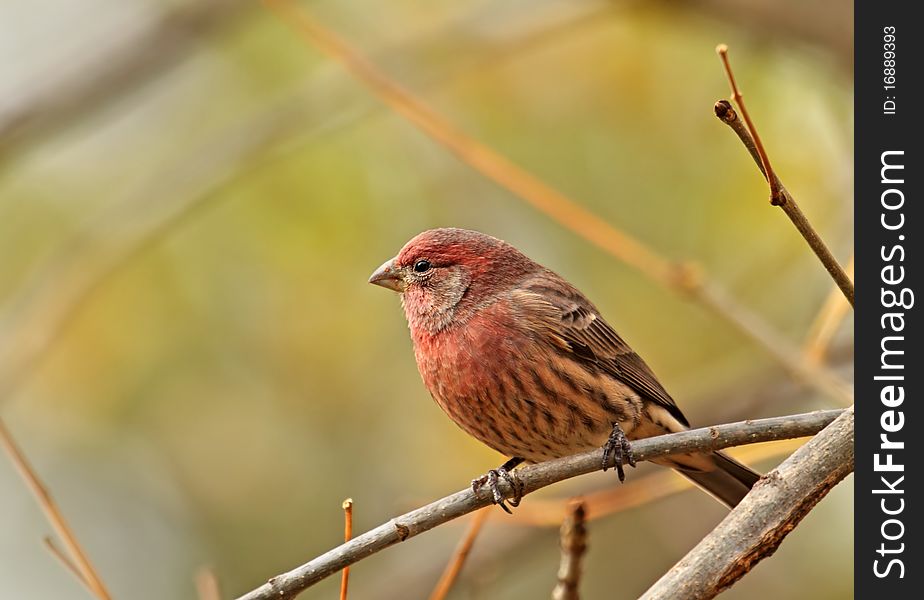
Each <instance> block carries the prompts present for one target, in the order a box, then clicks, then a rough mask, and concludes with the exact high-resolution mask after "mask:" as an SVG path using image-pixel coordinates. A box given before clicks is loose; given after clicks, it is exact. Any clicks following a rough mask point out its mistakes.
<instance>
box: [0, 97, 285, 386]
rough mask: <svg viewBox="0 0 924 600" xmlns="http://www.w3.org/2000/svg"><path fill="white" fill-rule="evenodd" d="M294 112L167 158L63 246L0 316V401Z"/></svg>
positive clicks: (249, 162)
mask: <svg viewBox="0 0 924 600" xmlns="http://www.w3.org/2000/svg"><path fill="white" fill-rule="evenodd" d="M297 110H298V106H296V105H291V104H282V105H279V106H276V107H273V109H272V110H268V111H266V113H265V114H261V116H260V118H257V119H244V121H245V122H246V123H247V125H246V127H242V128H235V129H233V130H231V131H229V132H225V133H223V134H222V135H220V136H217V137H216V138H215V139H213V140H210V142H209V143H206V144H203V145H202V146H201V147H197V148H195V149H194V150H193V151H192V152H190V153H189V154H181V155H179V156H178V157H177V156H172V157H171V162H170V163H169V164H168V165H166V166H165V167H164V168H163V169H158V170H156V171H155V172H153V173H152V176H151V177H150V178H149V179H148V180H147V181H145V182H144V183H143V185H139V186H138V187H137V189H136V190H134V191H132V192H129V193H128V194H127V195H126V197H125V198H124V199H122V200H120V201H118V202H116V203H115V205H114V206H112V207H111V208H108V209H106V210H105V211H104V212H103V213H102V214H101V215H100V216H99V217H98V218H95V219H93V220H92V221H90V222H89V223H87V224H86V225H85V226H84V227H82V228H81V229H80V230H79V231H78V232H77V233H76V234H75V235H74V236H73V237H72V239H71V240H70V241H69V242H67V243H65V244H62V245H61V246H60V247H59V248H58V249H57V251H56V252H55V253H54V254H53V255H52V256H51V257H50V258H49V259H48V261H47V262H46V264H45V265H44V266H43V268H42V269H40V270H39V271H37V275H36V277H35V278H34V280H33V281H31V282H29V283H28V284H27V285H24V286H22V289H21V291H19V292H18V293H17V295H16V296H15V297H14V298H12V299H11V300H9V301H8V302H7V303H6V304H5V305H4V312H3V314H2V315H0V403H2V402H3V401H4V400H6V399H7V398H9V397H11V396H13V395H15V394H16V393H17V392H18V391H19V389H20V388H21V386H22V385H24V383H25V382H26V381H27V378H28V377H29V375H30V374H31V373H32V372H33V371H34V369H35V367H36V366H37V365H38V364H39V362H40V361H41V360H42V358H43V357H44V356H45V355H46V354H47V353H48V352H49V351H50V349H51V348H52V347H53V345H54V342H55V341H56V340H57V339H58V337H59V336H60V335H61V334H62V332H63V331H64V330H65V329H66V328H67V326H68V325H69V324H70V323H71V321H72V320H73V318H74V317H75V315H77V314H78V313H79V311H80V309H81V308H82V307H83V306H84V304H85V303H86V302H87V300H88V299H89V298H90V297H91V296H92V294H93V293H94V292H95V291H96V290H97V289H99V288H100V287H101V286H102V285H103V284H104V283H106V282H107V281H108V280H109V279H110V278H112V277H114V276H115V275H116V274H118V273H119V272H120V271H121V270H122V269H123V268H124V267H125V266H127V265H128V264H130V263H131V261H132V260H133V259H134V258H135V257H137V256H138V255H140V254H141V253H143V252H144V251H145V250H147V249H148V248H150V247H152V246H154V245H156V244H157V243H158V242H160V241H161V240H162V239H163V238H164V237H166V236H167V235H169V234H170V233H172V232H173V231H174V229H175V228H176V227H177V226H178V225H180V224H181V223H184V222H186V221H187V220H188V219H189V218H191V217H192V216H194V215H197V214H199V213H200V212H201V211H203V210H204V209H205V208H207V207H208V206H209V205H210V201H211V200H213V199H215V198H216V197H217V195H216V194H215V192H216V190H217V189H219V188H220V187H221V186H222V185H225V184H227V183H228V182H229V181H232V180H233V179H234V178H235V177H237V176H239V175H240V174H241V172H242V171H244V170H246V169H248V168H250V169H252V168H255V165H254V160H255V157H258V156H260V154H262V153H264V152H265V150H266V148H267V147H269V146H272V145H273V144H274V143H275V142H276V141H277V140H278V139H280V138H281V137H282V136H284V135H286V134H287V133H288V132H289V131H290V128H291V121H292V117H293V114H294V111H297ZM190 157H195V160H191V159H190ZM257 162H260V161H257ZM165 182H169V185H170V186H173V187H172V188H170V187H168V188H165V187H164V186H165Z"/></svg>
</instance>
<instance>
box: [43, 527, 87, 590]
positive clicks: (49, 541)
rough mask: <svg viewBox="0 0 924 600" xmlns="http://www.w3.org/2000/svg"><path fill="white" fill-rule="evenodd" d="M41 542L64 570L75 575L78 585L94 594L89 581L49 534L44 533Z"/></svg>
mask: <svg viewBox="0 0 924 600" xmlns="http://www.w3.org/2000/svg"><path fill="white" fill-rule="evenodd" d="M42 543H43V544H44V545H45V548H46V549H47V550H48V551H49V552H50V553H51V555H52V556H54V557H55V558H56V559H58V562H60V563H61V565H62V566H63V567H64V568H65V570H67V572H68V573H70V574H71V575H73V576H74V577H76V578H77V581H79V582H80V585H82V586H83V587H85V588H86V589H87V591H88V592H90V595H91V596H95V595H96V594H95V593H94V591H93V588H92V587H90V582H88V581H87V580H86V579H85V578H84V576H83V573H81V572H80V569H79V568H77V565H75V564H74V561H72V560H71V559H70V558H69V557H68V556H67V553H66V552H65V551H64V550H62V549H61V548H58V545H57V544H56V543H55V540H54V538H52V537H51V536H49V535H46V536H45V537H43V538H42Z"/></svg>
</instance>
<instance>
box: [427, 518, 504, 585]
mask: <svg viewBox="0 0 924 600" xmlns="http://www.w3.org/2000/svg"><path fill="white" fill-rule="evenodd" d="M490 514H491V513H490V509H488V508H482V509H481V510H479V511H477V512H476V513H475V515H474V516H473V517H472V521H471V523H469V525H468V529H466V530H465V535H464V536H462V540H460V541H459V545H458V546H457V547H456V550H455V552H453V553H452V558H451V559H450V560H449V563H448V564H447V565H446V570H444V571H443V574H442V575H440V580H439V581H438V582H437V584H436V587H434V588H433V592H432V593H431V594H430V600H443V599H444V598H445V597H446V596H447V595H448V594H449V590H451V589H452V586H453V585H454V584H455V582H456V580H457V579H458V578H459V573H461V572H462V567H464V566H465V561H466V560H468V555H469V553H471V551H472V546H473V545H474V544H475V540H476V539H477V538H478V534H479V533H481V528H482V526H483V525H484V522H485V520H486V519H487V518H488V515H490Z"/></svg>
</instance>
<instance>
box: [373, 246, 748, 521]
mask: <svg viewBox="0 0 924 600" xmlns="http://www.w3.org/2000/svg"><path fill="white" fill-rule="evenodd" d="M369 283H372V284H375V285H378V286H381V287H384V288H387V289H390V290H393V291H395V292H398V293H399V294H400V296H401V305H402V307H403V309H404V314H405V317H406V319H407V323H408V327H409V329H410V335H411V340H412V342H413V347H414V355H415V358H416V362H417V368H418V370H419V372H420V375H421V378H422V379H423V383H424V385H425V386H426V388H427V389H428V390H429V392H430V395H431V396H432V397H433V399H434V400H435V401H436V403H437V404H438V405H439V406H440V408H442V409H443V411H444V412H445V413H446V414H447V415H448V416H449V418H450V419H451V420H452V421H454V422H455V423H456V425H458V426H459V427H461V428H462V429H463V430H464V431H465V432H467V433H468V434H470V435H471V436H473V437H475V438H476V439H478V440H480V441H481V442H482V443H484V444H486V445H487V446H489V447H491V448H493V449H494V450H496V451H497V452H500V453H501V454H503V455H504V456H506V457H508V458H509V460H507V461H506V462H505V463H504V464H503V465H502V466H500V467H499V468H497V469H492V470H490V471H488V473H487V474H486V475H485V476H483V477H481V478H478V479H476V480H474V481H473V482H472V485H473V488H474V489H475V490H476V491H477V489H478V488H479V487H481V486H483V485H487V486H488V487H489V488H490V490H491V493H492V497H493V500H494V502H495V503H496V504H498V505H500V506H501V508H503V509H504V510H506V511H507V512H510V509H509V508H508V507H507V506H506V504H505V499H506V500H507V502H509V503H510V505H511V506H516V505H517V504H519V502H520V492H519V488H518V485H519V481H518V480H517V479H516V477H515V472H514V469H515V468H516V467H517V466H519V465H520V464H523V463H537V462H542V461H545V460H550V459H554V458H560V457H563V456H568V455H571V454H576V453H578V452H583V451H587V450H591V449H594V448H601V449H602V451H603V455H602V464H603V469H604V470H606V468H607V466H608V464H609V461H610V459H611V458H613V459H614V462H615V467H616V470H617V472H618V475H619V479H620V481H621V480H623V479H624V477H625V475H624V471H623V465H624V464H628V465H630V466H635V461H634V458H633V457H632V454H631V445H630V440H637V439H640V438H646V437H651V436H656V435H662V434H667V433H674V432H679V431H684V430H687V429H689V428H690V423H689V421H687V418H686V417H685V416H684V415H683V413H682V412H681V411H680V408H679V407H678V406H677V403H676V402H675V401H674V399H673V398H672V397H671V396H670V394H668V392H667V391H666V390H665V388H664V386H663V385H662V384H661V382H660V381H659V380H658V378H657V377H656V376H655V374H654V372H653V371H652V370H651V368H650V367H649V366H648V365H647V364H646V363H645V361H644V360H642V358H641V357H640V356H639V355H638V354H637V353H636V352H635V351H634V350H633V349H632V347H631V346H629V344H628V343H626V342H625V340H623V338H622V337H621V336H620V335H619V334H618V333H616V331H615V330H614V329H613V327H611V326H610V324H609V323H607V321H606V320H604V318H603V317H602V316H601V314H600V311H599V310H598V309H597V307H596V306H595V305H594V304H593V303H592V302H591V301H590V300H588V299H587V297H586V296H584V294H582V293H581V292H580V291H579V290H578V289H577V288H576V287H575V286H573V285H572V284H570V283H569V282H568V281H566V280H565V279H564V278H562V277H561V276H559V275H558V274H556V273H555V272H553V271H552V270H550V269H548V268H546V267H543V266H542V265H540V264H538V263H536V262H534V261H533V260H531V259H530V258H529V257H527V256H526V255H525V254H523V253H522V252H520V251H519V250H517V249H516V248H515V247H514V246H512V245H511V244H508V243H507V242H504V241H502V240H500V239H498V238H495V237H492V236H490V235H487V234H484V233H480V232H477V231H470V230H466V229H458V228H438V229H430V230H427V231H424V232H422V233H420V234H418V235H417V236H415V237H414V238H412V239H411V240H410V241H408V242H407V243H406V244H405V245H404V247H403V248H401V250H400V251H399V252H398V254H397V255H396V256H395V257H394V258H392V259H389V260H387V261H385V263H383V264H382V265H381V266H380V267H379V268H378V269H376V270H375V272H373V274H372V275H371V277H370V278H369ZM654 462H656V463H659V464H661V465H664V466H667V467H671V468H673V469H675V470H676V471H677V472H679V473H680V474H681V475H683V476H684V477H686V478H687V479H690V480H691V481H692V482H693V483H695V484H696V485H698V486H699V487H701V488H703V489H704V490H705V491H706V492H708V493H710V494H711V495H712V496H714V497H715V498H716V499H718V500H719V501H720V502H722V503H723V504H725V505H726V506H728V507H730V508H733V507H734V506H736V505H737V504H738V503H739V502H740V501H741V500H742V498H744V496H745V495H746V494H747V493H748V491H750V489H751V488H752V487H753V485H754V484H755V483H756V482H757V481H758V480H759V479H760V477H761V475H760V474H759V473H757V472H756V471H754V470H752V469H750V468H749V467H747V466H745V465H743V464H741V463H740V462H738V461H736V460H734V459H733V458H731V457H730V456H728V455H727V454H725V453H723V452H707V453H701V454H679V455H672V456H668V457H664V458H659V459H656V460H655V461H654ZM500 479H504V480H506V481H507V482H509V483H510V485H511V488H512V489H513V490H514V494H513V497H512V498H505V497H504V495H503V494H502V493H501V491H500V489H499V486H498V481H499V480H500Z"/></svg>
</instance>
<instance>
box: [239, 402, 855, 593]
mask: <svg viewBox="0 0 924 600" xmlns="http://www.w3.org/2000/svg"><path fill="white" fill-rule="evenodd" d="M842 412H843V411H841V410H828V411H817V412H812V413H805V414H800V415H791V416H785V417H774V418H770V419H760V420H756V421H741V422H739V423H731V424H727V425H716V426H713V427H705V428H701V429H692V430H690V431H684V432H680V433H672V434H669V435H662V436H657V437H652V438H645V439H641V440H636V441H634V442H632V453H633V455H634V456H635V458H636V460H638V461H643V460H652V459H654V458H660V457H663V456H668V455H671V454H683V453H690V452H694V453H695V452H710V451H714V450H721V449H722V448H728V447H730V446H739V445H745V444H754V443H757V442H768V441H773V440H781V439H791V438H796V437H804V436H808V435H814V434H815V433H817V432H818V431H820V430H821V429H822V428H823V427H825V426H826V425H828V424H829V423H831V422H832V421H833V420H834V419H835V418H837V416H838V415H840V414H841V413H842ZM600 467H601V465H600V452H599V451H595V450H591V451H589V452H584V453H583V454H576V455H574V456H568V457H564V458H559V459H556V460H551V461H548V462H544V463H540V464H537V465H529V466H526V467H523V468H522V469H518V470H517V476H518V477H519V479H520V481H521V482H522V484H523V488H522V491H523V495H526V494H529V493H532V492H534V491H536V490H538V489H541V488H544V487H546V486H549V485H552V484H553V483H557V482H559V481H563V480H565V479H570V478H572V477H577V476H578V475H584V474H586V473H592V472H594V471H599V470H600ZM499 485H500V489H501V493H502V494H504V496H505V497H506V498H510V497H512V496H513V495H514V494H513V492H514V491H513V490H512V489H510V487H509V485H508V484H507V483H506V482H503V481H502V482H500V484H499ZM491 503H492V498H491V492H490V490H487V489H485V488H481V489H479V490H478V491H477V492H476V491H473V490H472V489H471V488H467V489H465V490H462V491H460V492H456V493H455V494H452V495H450V496H446V497H445V498H442V499H440V500H437V501H436V502H432V503H430V504H428V505H426V506H423V507H421V508H418V509H416V510H412V511H411V512H409V513H406V514H404V515H401V516H399V517H396V518H394V519H392V520H391V521H389V522H387V523H384V524H382V525H379V526H378V527H376V528H375V529H372V530H370V531H367V532H366V533H364V534H362V535H360V536H358V537H355V538H353V539H352V540H350V541H349V542H347V543H345V544H342V545H340V546H338V547H337V548H334V549H333V550H330V551H328V552H326V553H324V554H322V555H321V556H319V557H317V558H315V559H314V560H312V561H310V562H307V563H305V564H303V565H301V566H300V567H296V568H295V569H292V570H291V571H288V572H286V573H283V574H281V575H278V576H276V577H273V578H272V579H270V580H269V581H268V582H267V583H266V584H264V585H262V586H260V587H259V588H257V589H255V590H253V591H251V592H249V593H247V594H244V595H243V596H241V597H240V598H239V600H287V599H290V598H294V597H295V596H297V595H298V594H299V593H301V592H302V591H304V590H305V589H307V588H309V587H311V586H312V585H314V584H315V583H317V582H319V581H321V580H322V579H325V578H326V577H329V576H331V575H333V574H334V573H336V572H338V571H339V570H340V569H342V568H344V567H346V566H347V565H351V564H353V563H355V562H357V561H360V560H362V559H364V558H367V557H369V556H371V555H373V554H375V553H376V552H380V551H382V550H384V549H386V548H388V547H390V546H393V545H395V544H397V543H399V542H403V541H405V540H407V539H409V538H412V537H414V536H417V535H419V534H421V533H423V532H425V531H428V530H430V529H433V528H434V527H437V526H439V525H442V524H444V523H447V522H449V521H451V520H453V519H457V518H459V517H461V516H462V515H465V514H468V513H470V512H473V511H476V510H478V509H479V508H484V507H485V506H489V505H490V504H491Z"/></svg>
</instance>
